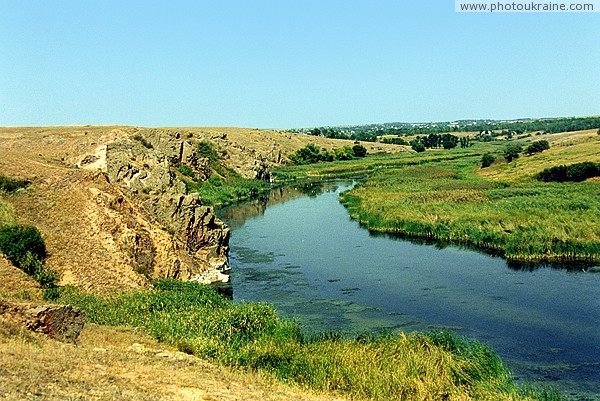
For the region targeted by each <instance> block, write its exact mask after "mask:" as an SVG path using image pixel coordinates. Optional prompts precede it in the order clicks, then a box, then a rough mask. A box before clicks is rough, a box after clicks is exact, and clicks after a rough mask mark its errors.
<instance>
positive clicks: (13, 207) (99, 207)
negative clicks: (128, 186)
mask: <svg viewBox="0 0 600 401" xmlns="http://www.w3.org/2000/svg"><path fill="white" fill-rule="evenodd" d="M144 131H145V129H144V128H140V127H126V126H99V127H98V126H96V127H94V126H79V127H0V154H1V155H2V157H0V173H2V174H4V175H7V176H9V177H12V178H15V179H27V180H29V181H31V183H32V184H31V186H30V187H29V188H28V189H26V190H25V191H23V192H22V193H20V194H18V195H13V196H2V198H1V199H0V217H1V218H3V219H5V220H6V221H9V220H11V221H13V222H15V216H17V217H16V220H18V222H19V223H22V224H27V225H34V226H36V227H37V228H38V229H39V230H40V232H41V233H42V236H43V237H44V239H45V242H46V247H47V248H48V253H49V257H48V259H47V260H46V266H47V267H48V268H50V269H53V270H55V271H57V272H59V273H60V275H61V282H60V284H62V285H66V284H71V285H77V286H79V287H82V288H85V289H88V290H94V291H102V290H104V289H118V288H143V287H145V286H147V281H146V280H145V278H144V277H142V276H141V275H140V274H137V273H135V272H134V271H133V266H131V261H130V259H129V258H128V257H127V255H124V254H123V252H122V251H121V250H120V249H119V247H118V246H117V245H115V242H114V241H113V236H112V234H111V233H113V232H116V231H117V230H118V227H119V226H120V225H123V224H124V223H126V222H124V221H122V219H121V220H119V219H118V218H117V217H118V216H114V213H112V212H111V211H110V210H108V208H107V207H106V205H103V204H102V202H101V199H100V196H99V195H98V194H102V195H104V194H108V195H107V196H119V188H117V187H115V186H112V185H111V184H110V183H107V182H106V181H105V180H104V181H103V179H102V177H98V176H95V175H94V172H92V171H89V170H86V169H78V168H75V167H74V166H75V165H76V164H77V163H78V162H80V161H81V160H82V159H83V158H84V157H85V156H86V155H90V154H96V153H97V152H98V150H99V149H101V148H102V146H104V145H106V144H107V143H108V142H110V141H113V140H115V139H125V138H131V137H132V135H133V134H135V133H137V132H139V133H142V134H143V133H144ZM160 131H161V132H162V131H164V132H166V133H171V134H174V133H175V132H177V133H179V134H181V137H182V138H184V139H185V138H188V137H189V138H194V139H196V140H198V139H208V140H210V141H212V142H214V143H215V144H216V145H217V146H218V147H219V149H220V150H222V151H225V152H226V156H225V160H224V162H225V163H226V164H227V165H228V166H229V167H232V168H234V169H237V170H238V172H240V173H243V172H248V171H252V169H253V168H254V167H255V163H256V161H257V160H267V159H268V160H269V161H270V162H271V163H275V164H277V163H280V162H283V161H285V159H286V156H287V155H288V154H290V153H293V152H295V151H296V150H298V149H300V148H301V147H303V146H304V145H305V144H306V143H308V142H312V143H316V144H317V145H318V146H321V147H327V148H339V147H342V146H344V145H348V144H352V141H342V140H333V139H326V138H316V137H313V136H309V135H296V134H285V133H280V132H275V131H263V130H255V129H243V128H219V127H217V128H168V129H167V128H165V129H160ZM365 146H367V147H368V148H369V151H370V152H385V151H390V152H391V151H394V150H397V149H398V147H396V146H393V145H383V144H365ZM127 217H128V218H129V219H135V216H127Z"/></svg>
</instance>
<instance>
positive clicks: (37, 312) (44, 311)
mask: <svg viewBox="0 0 600 401" xmlns="http://www.w3.org/2000/svg"><path fill="white" fill-rule="evenodd" d="M0 315H1V316H2V318H3V319H8V320H10V321H13V322H17V323H19V324H20V325H21V326H23V327H25V328H27V329H29V330H32V331H35V332H38V333H43V334H45V335H47V336H48V337H50V338H53V339H55V340H59V341H68V342H74V341H75V340H76V339H77V337H79V333H81V330H82V329H83V326H84V324H85V313H84V312H82V311H81V310H79V309H77V308H74V307H72V306H71V305H33V304H29V303H20V302H14V301H7V300H0Z"/></svg>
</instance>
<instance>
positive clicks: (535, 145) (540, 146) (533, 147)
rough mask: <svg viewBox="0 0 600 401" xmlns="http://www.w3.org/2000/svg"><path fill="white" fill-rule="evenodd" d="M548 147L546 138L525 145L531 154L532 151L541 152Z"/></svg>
mask: <svg viewBox="0 0 600 401" xmlns="http://www.w3.org/2000/svg"><path fill="white" fill-rule="evenodd" d="M547 149H550V144H549V143H548V141H546V140H542V141H535V142H532V143H531V144H530V145H529V146H527V153H528V154H530V155H532V154H534V153H541V152H543V151H544V150H547Z"/></svg>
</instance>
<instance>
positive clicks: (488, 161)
mask: <svg viewBox="0 0 600 401" xmlns="http://www.w3.org/2000/svg"><path fill="white" fill-rule="evenodd" d="M494 160H496V158H495V157H494V156H492V155H491V154H489V153H486V154H484V155H483V156H482V157H481V168H485V167H489V166H491V165H492V163H493V162H494Z"/></svg>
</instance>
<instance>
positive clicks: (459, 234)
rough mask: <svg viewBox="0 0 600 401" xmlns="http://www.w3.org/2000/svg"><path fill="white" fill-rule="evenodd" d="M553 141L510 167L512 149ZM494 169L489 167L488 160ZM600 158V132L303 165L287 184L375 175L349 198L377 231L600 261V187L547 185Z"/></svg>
mask: <svg viewBox="0 0 600 401" xmlns="http://www.w3.org/2000/svg"><path fill="white" fill-rule="evenodd" d="M540 138H543V139H544V140H548V141H549V143H550V145H551V148H550V149H548V150H545V151H543V152H541V153H535V154H532V155H527V154H524V153H523V154H520V155H519V157H517V158H515V159H513V160H512V161H511V162H508V161H507V160H506V159H505V158H504V156H503V151H504V149H505V147H506V145H507V144H511V143H520V144H522V145H523V148H526V146H527V144H528V143H531V142H533V141H535V140H539V139H540ZM486 153H488V154H490V155H492V157H493V159H494V162H493V163H492V164H491V165H490V166H489V167H486V168H483V167H482V162H481V160H482V156H483V155H484V154H486ZM599 161H600V136H598V135H597V134H596V132H595V131H583V132H575V133H562V134H546V135H540V136H533V137H531V136H529V137H527V138H523V139H515V140H511V141H506V140H503V141H494V142H489V143H480V142H476V143H475V144H474V145H473V146H471V147H468V148H465V149H451V150H435V149H434V150H427V151H426V152H422V153H400V154H397V155H394V156H372V157H367V158H365V159H363V160H360V161H349V162H335V163H318V164H315V165H309V166H293V167H289V168H286V169H284V170H282V171H281V172H279V174H278V177H283V178H290V177H310V176H321V177H327V176H340V175H352V174H359V173H369V175H368V178H366V179H365V180H363V181H362V182H360V183H359V184H358V185H357V186H356V187H355V188H354V189H352V190H351V191H348V192H347V193H344V194H343V195H342V202H343V203H344V204H345V205H346V206H347V208H348V210H349V212H350V215H351V216H352V217H353V218H355V219H357V220H359V221H360V222H361V223H363V224H364V225H366V226H367V227H368V228H369V229H370V230H373V231H379V232H387V233H394V234H399V235H403V236H406V237H418V238H425V239H433V240H440V241H450V242H456V243H464V244H468V245H470V246H474V247H477V248H479V249H483V250H489V251H493V252H495V253H499V254H501V255H503V256H504V257H506V258H508V259H514V260H523V261H575V260H586V261H598V260H600V196H599V195H600V181H598V177H596V178H592V179H589V180H586V181H583V182H541V181H538V180H537V179H536V178H535V176H536V175H537V174H538V173H539V172H541V171H542V170H544V169H545V168H548V167H553V166H558V165H563V164H572V163H580V162H595V163H597V162H599Z"/></svg>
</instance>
